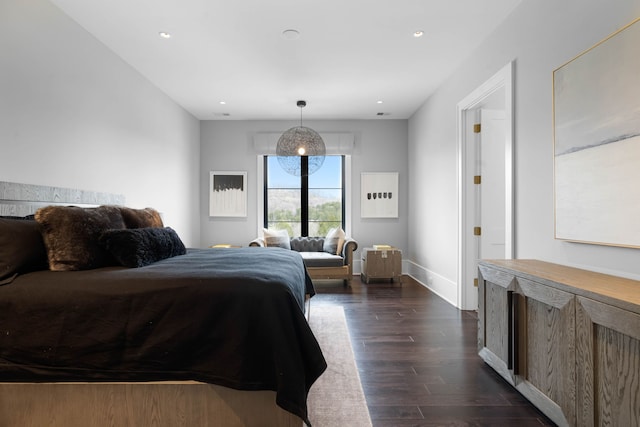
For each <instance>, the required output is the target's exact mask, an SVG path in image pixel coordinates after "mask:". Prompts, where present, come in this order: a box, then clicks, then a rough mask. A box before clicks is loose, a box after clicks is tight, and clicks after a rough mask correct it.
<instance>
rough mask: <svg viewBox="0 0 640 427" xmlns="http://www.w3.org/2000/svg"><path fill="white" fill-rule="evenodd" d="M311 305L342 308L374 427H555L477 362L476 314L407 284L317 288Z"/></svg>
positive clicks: (321, 285)
mask: <svg viewBox="0 0 640 427" xmlns="http://www.w3.org/2000/svg"><path fill="white" fill-rule="evenodd" d="M316 291H317V293H318V294H317V295H316V296H315V297H314V298H313V299H312V301H311V312H312V313H313V307H314V306H316V305H331V304H336V305H341V306H343V307H344V309H345V314H346V317H347V323H348V325H349V332H350V334H351V341H352V345H353V349H354V353H355V358H356V363H357V365H358V370H359V373H360V379H361V381H362V387H363V389H364V393H365V396H366V399H367V405H368V406H369V412H370V414H371V419H372V421H373V426H374V427H389V426H495V427H497V426H500V427H503V426H518V427H529V426H536V427H540V426H553V425H554V424H553V423H552V422H551V421H549V420H548V419H547V418H546V417H545V416H544V415H542V414H541V413H540V412H539V411H538V410H537V409H536V408H535V407H533V406H532V405H531V404H530V403H529V402H528V401H527V400H525V399H524V398H523V397H522V396H521V395H520V394H519V393H518V392H517V391H516V390H515V389H514V388H513V387H511V386H510V385H509V384H507V383H506V382H505V381H504V380H503V379H502V378H501V377H500V376H498V375H497V374H496V373H495V372H494V371H493V370H492V369H491V368H489V367H488V366H487V365H486V364H485V363H484V362H483V361H482V360H481V359H480V357H479V356H478V354H477V353H478V351H477V315H476V313H475V312H469V311H460V310H458V309H456V308H455V307H453V306H452V305H450V304H449V303H447V302H446V301H444V300H443V299H441V298H440V297H438V296H437V295H435V294H434V293H432V292H430V291H429V290H427V289H426V288H424V287H423V286H421V285H420V284H419V283H417V282H416V281H414V280H412V279H411V278H408V277H405V278H404V279H403V283H402V284H398V283H388V282H386V283H384V282H379V283H378V282H377V283H370V284H368V285H367V284H364V283H361V282H360V280H358V279H356V278H355V277H354V280H353V283H352V284H351V286H350V287H343V286H342V284H341V283H339V282H318V283H316Z"/></svg>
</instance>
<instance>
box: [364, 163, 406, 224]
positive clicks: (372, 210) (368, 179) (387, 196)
mask: <svg viewBox="0 0 640 427" xmlns="http://www.w3.org/2000/svg"><path fill="white" fill-rule="evenodd" d="M360 192H361V196H360V216H361V217H362V218H398V173H397V172H362V174H361V175H360Z"/></svg>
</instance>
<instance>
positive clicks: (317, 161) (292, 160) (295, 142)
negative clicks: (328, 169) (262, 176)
mask: <svg viewBox="0 0 640 427" xmlns="http://www.w3.org/2000/svg"><path fill="white" fill-rule="evenodd" d="M297 105H298V107H300V108H301V110H300V126H296V127H292V128H291V129H288V130H286V131H285V132H284V133H283V134H282V135H281V136H280V139H278V145H277V146H276V155H277V156H278V163H280V166H281V167H282V169H284V170H285V171H286V172H287V173H289V174H291V175H295V176H301V175H302V173H303V172H302V162H301V159H300V157H301V156H307V157H308V158H309V167H308V174H309V175H311V174H312V173H314V172H316V171H317V170H318V169H320V167H321V166H322V164H323V163H324V157H325V154H326V151H327V150H326V147H325V145H324V141H323V140H322V137H320V135H319V134H318V132H316V131H315V130H313V129H311V128H308V127H306V126H302V107H304V106H305V105H307V103H306V102H305V101H298V104H297Z"/></svg>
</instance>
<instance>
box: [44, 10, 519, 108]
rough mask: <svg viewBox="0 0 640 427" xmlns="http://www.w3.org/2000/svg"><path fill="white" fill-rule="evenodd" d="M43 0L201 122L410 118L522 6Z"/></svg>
mask: <svg viewBox="0 0 640 427" xmlns="http://www.w3.org/2000/svg"><path fill="white" fill-rule="evenodd" d="M51 1H52V3H54V4H55V5H57V6H58V7H59V8H60V9H62V10H63V11H64V12H65V13H66V14H67V15H69V16H70V17H71V18H72V19H73V20H75V21H76V22H77V23H79V24H80V25H81V26H82V27H84V28H85V29H86V30H87V31H89V32H90V33H91V34H93V35H94V36H95V37H96V38H97V39H98V40H100V41H101V42H102V43H104V44H105V45H106V46H108V47H109V48H110V49H111V50H112V51H113V52H115V53H116V54H117V55H119V56H120V57H121V58H122V59H123V60H124V61H126V62H127V63H128V64H130V65H131V66H132V67H133V68H135V69H136V70H138V72H140V73H141V74H142V75H143V76H145V77H146V78H147V79H148V80H149V81H151V82H152V83H153V84H154V85H155V86H157V87H158V88H160V89H161V90H162V91H163V92H165V93H166V94H167V95H168V96H169V97H171V98H172V99H173V100H174V101H175V102H177V103H178V104H180V105H181V106H182V107H184V108H185V109H186V110H187V111H189V112H191V113H192V114H193V115H194V116H195V117H197V118H199V119H201V120H249V119H256V120H257V119H260V120H273V119H297V118H300V109H299V108H298V107H297V106H296V101H297V100H299V99H304V100H306V101H307V107H306V108H305V109H304V110H303V112H302V113H303V117H304V118H305V119H375V118H391V119H406V118H409V117H410V116H411V115H412V114H413V113H414V112H415V111H416V110H417V109H418V108H419V107H420V105H421V104H422V103H423V102H424V101H425V99H426V98H427V97H428V96H429V95H430V94H431V93H432V92H433V91H434V89H435V88H437V87H438V86H439V85H440V84H441V83H442V82H443V81H444V79H446V77H447V76H448V75H449V74H451V72H453V71H454V70H455V69H456V68H457V67H458V66H459V65H460V64H461V62H462V61H463V60H464V59H465V58H466V57H467V56H468V55H470V53H471V52H472V51H473V49H474V48H475V47H476V46H477V45H478V44H479V43H480V42H481V41H482V40H483V39H484V38H485V37H486V36H488V35H489V34H490V33H491V32H492V31H493V30H494V29H495V28H496V27H497V26H498V25H499V24H500V23H501V22H502V21H503V20H504V19H505V18H506V17H507V15H509V13H511V11H512V10H513V9H514V8H515V7H516V6H517V5H518V4H519V3H520V2H521V0H482V1H478V0H455V1H453V0H322V1H319V0H271V1H267V0H108V1H104V0H51ZM291 29H293V30H297V32H298V38H294V39H289V38H287V37H285V36H284V35H283V32H284V31H286V30H291ZM418 30H420V31H423V32H424V35H423V36H422V37H414V32H416V31H418ZM160 32H167V33H170V35H171V37H170V38H168V39H164V38H162V37H160V35H159V33H160ZM379 101H381V102H382V103H379ZM221 102H224V103H225V104H222V103H221ZM379 113H383V115H379Z"/></svg>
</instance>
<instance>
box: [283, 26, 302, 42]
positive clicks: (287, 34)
mask: <svg viewBox="0 0 640 427" xmlns="http://www.w3.org/2000/svg"><path fill="white" fill-rule="evenodd" d="M282 37H283V38H284V39H285V40H297V39H299V38H300V31H298V30H293V29H290V30H284V31H283V32H282Z"/></svg>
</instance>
